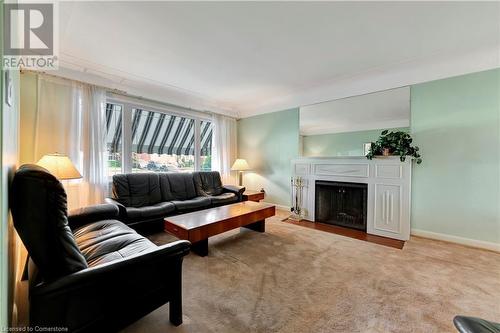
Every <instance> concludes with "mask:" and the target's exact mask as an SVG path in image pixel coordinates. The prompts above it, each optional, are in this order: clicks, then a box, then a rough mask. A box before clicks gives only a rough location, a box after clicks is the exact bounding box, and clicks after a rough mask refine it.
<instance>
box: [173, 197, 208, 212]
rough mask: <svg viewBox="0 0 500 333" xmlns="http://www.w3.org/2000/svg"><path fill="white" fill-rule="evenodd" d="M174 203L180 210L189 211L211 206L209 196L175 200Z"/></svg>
mask: <svg viewBox="0 0 500 333" xmlns="http://www.w3.org/2000/svg"><path fill="white" fill-rule="evenodd" d="M172 203H173V204H174V205H175V208H176V209H177V210H178V211H179V212H187V211H192V210H199V209H203V208H208V207H210V204H211V201H210V198H209V197H196V198H193V199H188V200H174V201H172Z"/></svg>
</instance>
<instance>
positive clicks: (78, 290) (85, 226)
mask: <svg viewBox="0 0 500 333" xmlns="http://www.w3.org/2000/svg"><path fill="white" fill-rule="evenodd" d="M10 203H11V211H12V216H13V220H14V226H15V228H16V230H17V232H18V234H19V236H20V237H21V240H22V241H23V243H24V245H25V246H26V249H27V250H28V253H29V257H30V263H29V273H28V275H29V300H30V303H29V317H30V326H31V327H35V326H38V327H63V328H67V329H68V331H70V332H111V331H116V330H118V329H120V328H123V327H125V326H127V325H128V324H130V323H132V322H134V321H135V320H137V319H139V318H141V317H142V316H144V315H146V314H147V313H149V312H151V311H152V310H154V309H156V308H158V307H159V306H161V305H163V304H165V303H167V302H169V303H170V321H171V322H172V323H173V324H174V325H179V324H181V323H182V299H181V269H182V261H183V257H184V256H185V255H186V254H187V253H188V252H189V248H190V243H189V242H187V241H177V242H173V243H170V244H166V245H163V246H156V245H155V244H153V243H152V242H150V241H149V240H148V239H147V238H144V237H143V236H141V235H139V234H138V233H137V232H136V231H134V230H132V229H131V228H130V227H128V226H126V225H125V224H123V223H122V222H119V221H117V220H116V218H117V217H118V208H117V207H116V206H115V205H109V204H103V205H97V206H91V207H87V208H84V209H80V210H78V211H74V212H72V214H70V216H68V215H67V209H66V193H65V191H64V188H63V186H62V185H61V183H60V182H59V181H58V180H57V179H56V178H55V177H54V176H52V175H51V174H50V173H49V172H48V171H47V170H45V169H43V168H41V167H39V166H36V165H24V166H22V167H21V168H20V169H19V170H18V171H17V172H16V174H15V175H14V178H13V181H12V186H11V190H10Z"/></svg>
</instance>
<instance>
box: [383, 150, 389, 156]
mask: <svg viewBox="0 0 500 333" xmlns="http://www.w3.org/2000/svg"><path fill="white" fill-rule="evenodd" d="M382 156H391V151H390V150H389V148H383V149H382Z"/></svg>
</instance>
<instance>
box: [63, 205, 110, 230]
mask: <svg viewBox="0 0 500 333" xmlns="http://www.w3.org/2000/svg"><path fill="white" fill-rule="evenodd" d="M118 213H119V211H118V207H116V205H111V204H100V205H93V206H87V207H82V208H77V209H72V210H71V211H70V212H69V214H68V224H69V227H70V228H71V229H72V230H74V229H76V228H78V227H81V226H83V225H86V224H89V223H93V222H97V221H101V220H111V219H116V218H118Z"/></svg>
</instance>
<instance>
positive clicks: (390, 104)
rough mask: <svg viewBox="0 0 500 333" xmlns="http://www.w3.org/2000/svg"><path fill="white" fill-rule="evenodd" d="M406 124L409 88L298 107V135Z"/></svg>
mask: <svg viewBox="0 0 500 333" xmlns="http://www.w3.org/2000/svg"><path fill="white" fill-rule="evenodd" d="M408 126H410V87H402V88H397V89H391V90H385V91H380V92H376V93H371V94H366V95H361V96H355V97H347V98H342V99H337V100H334V101H330V102H324V103H318V104H313V105H307V106H304V107H301V108H300V134H301V135H316V134H327V133H342V132H355V131H366V130H374V129H381V128H397V127H408Z"/></svg>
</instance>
